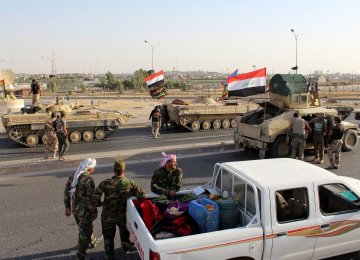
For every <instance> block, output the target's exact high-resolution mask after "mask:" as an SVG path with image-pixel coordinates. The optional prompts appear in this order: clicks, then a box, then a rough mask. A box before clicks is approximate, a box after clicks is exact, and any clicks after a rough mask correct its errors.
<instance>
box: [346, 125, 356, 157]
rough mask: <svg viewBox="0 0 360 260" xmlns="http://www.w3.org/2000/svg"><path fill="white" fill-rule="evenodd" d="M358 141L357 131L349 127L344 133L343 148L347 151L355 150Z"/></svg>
mask: <svg viewBox="0 0 360 260" xmlns="http://www.w3.org/2000/svg"><path fill="white" fill-rule="evenodd" d="M357 143H358V138H357V133H356V132H355V131H354V130H352V129H349V130H347V131H346V132H345V133H344V137H343V145H342V149H343V150H344V151H345V152H349V151H353V150H355V148H356V146H357Z"/></svg>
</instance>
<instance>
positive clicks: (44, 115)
mask: <svg viewBox="0 0 360 260" xmlns="http://www.w3.org/2000/svg"><path fill="white" fill-rule="evenodd" d="M52 111H54V112H58V113H59V114H60V111H66V122H67V129H68V132H69V140H70V142H72V143H90V142H99V141H103V140H104V139H105V138H106V137H107V136H109V135H110V134H112V133H113V132H114V131H116V130H117V129H119V127H120V126H122V125H123V124H124V123H125V122H126V121H128V120H129V119H130V118H131V115H129V114H127V113H122V112H113V111H101V110H96V109H84V108H79V106H78V105H73V104H64V103H58V102H57V103H55V104H53V105H42V106H39V107H25V108H23V109H21V113H13V114H6V115H3V116H2V122H3V125H4V127H5V130H6V133H7V134H8V136H9V138H10V139H11V140H13V141H14V142H17V143H20V144H22V145H24V146H27V147H36V146H40V145H43V144H44V143H45V142H46V135H45V131H44V123H45V121H46V120H47V119H48V118H50V114H51V112H52Z"/></svg>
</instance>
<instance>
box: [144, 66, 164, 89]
mask: <svg viewBox="0 0 360 260" xmlns="http://www.w3.org/2000/svg"><path fill="white" fill-rule="evenodd" d="M145 82H146V85H147V86H148V89H149V90H155V89H157V88H158V87H160V86H162V85H163V84H164V71H163V70H160V71H159V72H156V73H155V74H152V75H151V76H149V77H147V78H145Z"/></svg>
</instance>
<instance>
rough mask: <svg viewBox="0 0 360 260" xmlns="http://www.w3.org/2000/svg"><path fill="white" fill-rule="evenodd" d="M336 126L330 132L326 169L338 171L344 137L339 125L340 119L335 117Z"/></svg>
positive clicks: (341, 127) (341, 126)
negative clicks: (327, 165)
mask: <svg viewBox="0 0 360 260" xmlns="http://www.w3.org/2000/svg"><path fill="white" fill-rule="evenodd" d="M335 123H336V125H335V126H334V127H333V128H332V130H331V131H330V139H329V144H328V147H327V154H328V158H329V162H330V166H329V167H328V169H338V168H339V165H340V154H341V147H342V143H343V142H342V138H343V136H344V131H345V129H344V126H343V125H342V124H341V119H340V117H338V116H337V117H335Z"/></svg>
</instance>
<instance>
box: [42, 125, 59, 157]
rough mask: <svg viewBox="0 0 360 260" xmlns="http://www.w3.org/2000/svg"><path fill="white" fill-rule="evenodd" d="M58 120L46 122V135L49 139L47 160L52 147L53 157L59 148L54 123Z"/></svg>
mask: <svg viewBox="0 0 360 260" xmlns="http://www.w3.org/2000/svg"><path fill="white" fill-rule="evenodd" d="M55 120H56V118H49V119H48V120H46V122H45V127H44V128H45V134H46V137H47V140H46V143H45V153H46V155H45V158H47V157H48V156H47V154H48V153H49V152H50V149H51V146H53V155H54V156H55V154H56V151H57V148H58V139H57V136H56V133H55V128H54V121H55Z"/></svg>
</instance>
